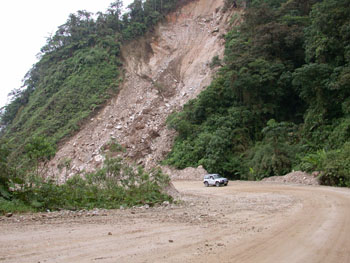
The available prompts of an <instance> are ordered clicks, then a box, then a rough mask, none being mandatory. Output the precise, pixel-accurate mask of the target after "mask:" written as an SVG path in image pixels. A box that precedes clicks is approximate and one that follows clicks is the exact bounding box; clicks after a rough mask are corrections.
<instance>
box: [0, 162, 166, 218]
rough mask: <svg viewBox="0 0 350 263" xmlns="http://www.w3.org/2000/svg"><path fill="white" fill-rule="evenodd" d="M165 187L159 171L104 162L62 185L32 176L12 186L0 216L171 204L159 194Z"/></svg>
mask: <svg viewBox="0 0 350 263" xmlns="http://www.w3.org/2000/svg"><path fill="white" fill-rule="evenodd" d="M168 183H169V178H168V176H166V175H164V174H163V173H162V172H161V171H160V170H159V169H155V170H152V171H151V172H146V171H144V170H143V169H142V168H141V167H133V166H130V165H127V164H125V163H123V162H122V160H121V159H109V158H107V160H106V162H105V164H104V167H103V168H102V169H100V170H98V171H97V172H96V173H90V174H85V175H84V176H82V175H75V176H73V177H71V178H70V179H68V180H67V181H66V182H65V183H64V184H58V182H56V181H55V180H54V179H52V178H47V179H43V178H41V177H40V176H33V177H31V178H30V179H28V180H27V181H26V182H25V183H23V184H21V185H13V187H12V189H15V190H12V191H11V199H10V200H5V199H3V198H1V199H0V213H6V212H25V211H45V210H48V209H49V210H59V209H70V210H77V209H93V208H106V209H112V208H119V207H120V206H123V207H131V206H137V205H145V204H148V205H150V206H153V205H155V204H156V203H161V202H163V201H171V200H172V198H171V197H170V196H168V195H167V194H165V193H163V191H162V189H163V188H164V186H165V185H167V184H168Z"/></svg>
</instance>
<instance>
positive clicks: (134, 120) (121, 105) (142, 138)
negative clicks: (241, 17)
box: [49, 0, 230, 175]
mask: <svg viewBox="0 0 350 263" xmlns="http://www.w3.org/2000/svg"><path fill="white" fill-rule="evenodd" d="M223 3H224V1H223V0H214V1H213V0H198V1H192V2H190V3H189V4H187V5H185V6H184V7H182V8H181V9H180V10H178V11H176V12H174V13H172V14H171V15H169V16H168V17H167V18H166V21H165V22H163V23H162V24H160V25H158V26H157V27H156V29H155V32H153V33H151V34H149V35H148V36H146V37H144V38H143V39H141V40H138V41H134V42H131V43H130V44H128V45H127V46H126V47H124V49H123V58H124V67H125V79H124V83H123V86H122V88H121V90H120V92H119V94H118V96H116V97H115V98H113V99H112V100H110V102H109V103H108V104H107V105H106V106H105V108H104V109H103V110H101V112H100V113H99V114H98V115H97V116H96V117H95V118H92V119H91V120H90V121H89V122H88V123H86V124H85V126H84V127H83V128H82V129H81V130H80V132H78V133H77V134H76V135H75V136H74V137H72V138H71V139H70V140H69V141H67V142H66V143H65V144H64V145H63V146H62V147H61V148H60V150H59V151H58V152H57V154H56V157H55V158H54V159H53V160H52V161H51V162H50V163H49V167H50V170H51V172H52V173H55V174H57V173H58V172H59V173H61V174H62V175H63V174H73V173H78V172H82V171H93V170H95V169H96V168H98V167H100V166H101V165H102V162H103V159H104V157H103V155H102V154H101V148H102V147H103V146H104V145H106V144H107V143H108V142H110V141H111V139H115V140H116V141H117V142H118V143H119V144H121V145H122V146H124V147H125V148H126V150H127V151H126V153H125V154H124V155H127V157H129V158H130V160H133V161H135V162H137V163H139V164H141V163H142V164H143V165H145V167H146V168H151V167H153V166H154V165H156V164H157V163H158V162H159V161H160V160H162V159H163V158H164V156H165V155H166V154H167V153H168V151H169V150H170V147H171V144H172V140H173V137H174V133H173V132H172V131H169V130H168V129H167V128H166V126H165V120H166V118H167V116H168V115H169V114H170V113H171V112H173V111H174V110H178V109H180V108H181V107H182V106H183V105H184V103H186V102H187V101H188V100H190V99H192V98H195V97H196V96H197V95H198V94H199V92H200V91H201V90H202V89H203V88H204V87H205V86H207V85H208V84H210V82H211V80H212V75H213V74H212V73H213V72H212V70H211V69H210V67H209V64H210V62H211V60H212V58H213V57H214V56H222V53H223V50H224V48H223V45H224V40H223V38H222V34H223V33H224V32H223V28H225V26H226V25H228V24H229V21H228V19H229V18H230V15H229V14H228V13H223V12H222V10H221V9H222V6H223ZM219 29H220V30H219ZM67 161H68V162H69V163H70V165H69V167H68V168H64V169H68V170H67V171H62V170H60V171H58V170H57V166H59V165H60V164H61V163H62V162H67Z"/></svg>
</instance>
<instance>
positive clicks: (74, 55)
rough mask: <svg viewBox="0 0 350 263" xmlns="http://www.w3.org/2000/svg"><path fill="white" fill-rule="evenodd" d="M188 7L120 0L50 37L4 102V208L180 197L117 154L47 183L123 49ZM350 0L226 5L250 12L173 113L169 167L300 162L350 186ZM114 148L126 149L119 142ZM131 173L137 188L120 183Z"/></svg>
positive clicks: (118, 73)
mask: <svg viewBox="0 0 350 263" xmlns="http://www.w3.org/2000/svg"><path fill="white" fill-rule="evenodd" d="M185 2H186V1H174V0H147V1H141V0H135V1H134V2H133V3H132V4H131V5H130V6H129V7H128V10H129V11H128V12H127V13H124V14H122V12H121V10H122V1H120V0H118V1H115V2H113V3H112V4H111V5H110V8H109V9H108V10H107V11H106V12H105V13H98V14H96V16H94V15H93V14H91V13H89V12H87V11H78V12H77V13H76V14H72V15H70V17H69V18H68V20H67V22H66V23H65V24H63V25H61V26H60V27H59V28H58V30H57V32H56V33H55V34H54V35H53V36H51V37H50V38H48V40H47V44H46V45H45V46H44V47H42V49H41V53H40V59H39V61H38V62H37V63H36V64H35V65H34V66H33V68H32V69H30V70H29V72H28V73H27V75H26V76H25V79H24V83H23V87H22V88H21V89H18V90H14V91H13V94H12V95H13V96H12V101H11V103H10V104H8V105H7V106H5V107H4V108H3V109H1V135H0V136H1V137H0V139H1V146H0V198H1V200H0V201H2V200H3V202H0V211H7V210H11V209H12V204H13V203H11V205H9V204H10V203H9V202H10V201H11V200H12V201H13V200H14V201H15V203H16V202H18V203H16V205H15V207H18V206H19V205H18V204H20V205H24V207H25V208H24V209H27V208H26V207H31V209H32V208H33V209H39V210H40V209H46V208H48V207H50V208H53V209H56V208H60V207H73V208H76V207H81V206H83V207H88V208H91V207H93V206H96V205H97V206H98V205H99V206H102V207H103V206H105V207H116V205H134V204H140V203H141V204H144V203H150V204H153V203H155V202H158V201H162V200H168V198H169V197H167V196H164V195H163V194H161V192H160V188H159V187H160V185H161V184H162V182H164V181H166V179H165V178H164V177H163V175H162V174H161V173H159V172H155V171H153V172H152V173H151V174H149V173H147V172H144V171H143V170H142V169H141V168H137V169H138V170H137V169H136V168H132V167H129V166H128V165H126V164H124V163H123V161H122V160H120V159H114V158H112V156H110V157H108V154H107V159H106V163H105V165H104V166H103V168H102V169H101V170H99V171H97V172H96V173H95V174H89V175H85V177H84V176H83V178H81V177H79V178H80V179H78V177H74V178H72V179H71V180H69V181H68V182H67V184H64V185H61V186H60V185H58V184H56V183H55V182H54V180H53V179H43V178H42V171H41V170H40V169H41V165H40V164H43V163H45V162H47V161H48V160H49V159H50V158H51V157H52V156H54V155H55V152H56V149H57V144H58V143H59V142H61V141H62V140H64V139H65V138H68V137H69V136H71V135H73V134H74V133H75V132H76V131H77V130H79V128H80V126H81V124H82V123H83V122H84V120H86V118H88V117H89V116H92V114H94V113H96V112H97V111H98V109H100V108H102V106H103V105H104V103H105V102H106V101H107V100H108V99H109V98H110V97H111V96H114V95H116V94H117V92H118V88H119V85H120V83H121V82H122V81H123V79H122V77H123V74H122V71H123V65H122V60H121V46H122V45H124V44H125V43H128V41H130V40H133V39H135V38H137V37H140V36H142V35H143V34H145V33H146V32H149V31H152V30H153V26H154V25H155V24H156V23H157V22H159V21H160V20H161V19H162V18H163V17H164V16H165V15H166V14H167V13H169V12H171V11H173V10H175V9H176V8H177V7H178V6H179V5H180V4H183V3H185ZM349 5H350V1H349V0H338V1H336V0H323V1H322V0H303V1H301V0H253V1H243V0H242V1H233V0H226V1H225V7H224V8H225V9H226V10H229V9H231V8H245V11H244V22H243V23H242V24H241V25H240V26H239V27H233V26H232V28H231V30H230V31H229V32H228V33H227V34H226V36H225V38H226V47H225V56H224V58H223V59H222V60H220V59H219V58H218V57H214V58H213V61H212V63H211V66H212V67H218V68H219V70H218V73H217V75H216V77H215V79H214V80H213V82H212V83H211V85H210V86H208V87H207V88H206V89H205V90H204V91H203V92H202V93H201V94H200V95H199V96H198V98H196V99H194V100H191V101H190V102H189V103H187V104H186V105H185V106H184V109H183V110H182V111H181V112H175V113H173V114H172V115H171V116H169V118H168V121H167V124H168V126H169V127H170V128H172V129H175V130H176V131H177V132H178V136H177V138H176V139H175V143H174V146H173V149H172V151H171V152H170V154H169V155H168V157H167V159H166V160H164V163H165V164H169V165H172V166H175V167H177V168H185V167H189V166H194V167H196V166H198V165H203V166H204V168H205V169H207V170H208V171H209V172H215V173H221V174H223V175H225V176H227V177H229V178H231V179H249V180H260V179H262V178H264V177H268V176H273V175H283V174H286V173H288V172H290V171H291V170H293V169H295V170H296V169H298V170H304V171H309V172H312V171H319V172H320V179H321V182H322V183H324V184H328V185H338V186H350V174H349V172H350V126H349V125H350V115H349V114H350V99H349V93H350V89H349V88H350V87H349V83H350V66H349V62H350V10H349V8H348V6H349ZM235 19H239V18H238V17H237V15H235V14H234V15H233V17H232V21H234V20H235ZM232 24H235V23H232ZM112 146H113V147H114V148H115V149H117V151H121V150H122V149H121V148H120V145H118V142H114V141H112V142H111V148H113V147H112ZM62 165H63V166H64V165H67V166H68V165H69V160H67V163H64V164H62ZM135 169H136V170H135ZM137 171H138V172H137ZM152 174H153V175H155V176H152ZM80 176H81V175H80ZM124 176H126V177H127V178H128V179H127V181H125V183H121V184H119V185H114V184H113V182H115V181H118V182H121V181H120V180H122V179H121V178H124ZM28 178H30V180H29V179H28ZM40 178H41V179H40ZM135 178H136V179H135ZM28 180H29V181H28ZM15 185H16V187H17V188H16V189H17V190H18V191H13V189H14V186H15ZM19 185H20V187H19ZM77 187H78V188H79V187H80V188H81V189H82V190H81V191H80V192H79V193H78V192H76V191H75V190H74V189H76V188H77ZM101 187H102V188H101ZM115 187H117V189H116V188H115ZM102 189H104V190H107V191H102ZM128 189H134V190H135V191H134V192H132V191H131V192H128ZM73 190H74V191H73ZM71 191H73V192H71ZM144 191H145V192H146V193H149V191H150V193H151V194H149V195H148V194H144V193H145V192H144ZM147 191H148V192H147ZM135 193H136V194H135ZM133 194H135V196H133ZM143 195H144V196H146V197H142V196H143ZM130 196H133V197H130ZM147 196H148V197H147ZM62 197H64V200H67V201H66V202H65V201H64V200H63V199H62ZM50 198H51V199H50ZM145 198H146V199H147V200H145ZM47 199H50V201H49V202H47ZM98 200H99V201H98ZM113 200H114V201H113ZM62 202H63V203H62ZM4 206H6V207H7V208H3V207H4ZM8 206H10V207H11V208H10V209H9V208H8Z"/></svg>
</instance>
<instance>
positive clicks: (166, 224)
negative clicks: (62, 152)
mask: <svg viewBox="0 0 350 263" xmlns="http://www.w3.org/2000/svg"><path fill="white" fill-rule="evenodd" d="M174 185H175V187H176V188H177V189H178V190H179V191H180V193H181V195H182V199H183V200H184V201H183V202H180V204H178V205H167V204H164V205H162V206H159V207H155V208H146V207H144V208H134V209H127V210H118V211H93V212H84V211H81V212H75V213H68V212H59V213H58V212H57V213H45V214H37V215H25V216H19V215H15V216H13V217H11V218H5V217H1V218H0V220H1V221H0V262H35V263H37V262H103V263H105V262H182V263H184V262H239V263H243V262H254V263H255V262H258V263H260V262H269V263H271V262H279V263H280V262H288V263H290V262H308V263H310V262H327V263H329V262H337V263H338V262H350V189H336V188H330V187H306V186H292V185H278V184H271V183H270V184H269V183H251V182H230V184H229V186H227V187H220V188H216V187H209V188H205V187H203V186H202V183H201V182H186V181H182V182H175V183H174Z"/></svg>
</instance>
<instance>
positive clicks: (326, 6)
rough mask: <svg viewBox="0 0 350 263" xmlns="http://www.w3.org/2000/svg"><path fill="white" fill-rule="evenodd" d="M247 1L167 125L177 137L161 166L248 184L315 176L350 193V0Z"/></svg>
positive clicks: (227, 4) (232, 2) (230, 2)
mask: <svg viewBox="0 0 350 263" xmlns="http://www.w3.org/2000/svg"><path fill="white" fill-rule="evenodd" d="M235 3H239V1H232V0H227V1H226V7H230V6H232V5H235ZM248 4H249V6H248V8H247V9H246V11H245V15H244V22H243V23H242V24H241V26H239V27H234V28H232V29H231V31H230V32H229V33H228V34H227V35H226V48H225V57H224V59H223V61H217V58H215V60H213V64H214V65H215V64H222V65H223V66H222V68H221V69H220V71H219V73H218V74H217V77H216V78H215V80H214V81H213V82H212V84H211V85H210V86H209V87H208V88H207V89H206V90H205V91H203V92H202V93H201V94H200V95H199V96H198V98H197V99H195V100H192V101H190V102H189V103H188V104H187V105H185V107H184V109H183V111H181V112H178V113H174V114H173V115H172V116H170V117H169V118H168V125H169V127H171V128H174V129H176V130H177V131H178V133H179V135H178V137H177V138H176V141H175V145H174V147H173V150H172V152H171V153H170V154H169V156H168V158H167V160H166V161H165V163H167V164H170V165H174V166H176V167H178V168H185V167H188V166H194V167H196V166H198V165H203V166H204V168H206V169H207V170H208V171H209V172H218V173H221V174H224V175H226V176H228V177H229V178H233V179H250V180H260V179H262V178H264V177H268V176H273V175H284V174H286V173H288V172H290V171H291V170H292V169H301V170H304V171H308V172H312V171H318V172H320V180H321V182H322V183H323V184H329V185H338V186H350V155H349V153H350V141H349V139H350V126H349V124H350V118H349V112H350V111H349V109H350V108H349V105H350V104H349V102H350V101H349V92H350V89H349V88H350V74H349V73H350V67H349V62H350V53H349V52H350V9H349V8H348V6H349V5H350V1H348V0H339V1H338V0H324V1H321V0H319V1H317V0H305V1H304V0H303V1H299V0H285V1H276V0H260V1H259V0H257V1H249V3H248ZM233 19H235V18H234V17H233Z"/></svg>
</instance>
